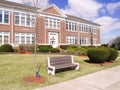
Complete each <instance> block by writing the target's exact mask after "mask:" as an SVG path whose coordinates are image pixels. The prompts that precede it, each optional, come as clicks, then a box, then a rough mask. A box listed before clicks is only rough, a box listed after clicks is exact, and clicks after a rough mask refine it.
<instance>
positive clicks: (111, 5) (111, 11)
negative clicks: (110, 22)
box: [106, 2, 120, 14]
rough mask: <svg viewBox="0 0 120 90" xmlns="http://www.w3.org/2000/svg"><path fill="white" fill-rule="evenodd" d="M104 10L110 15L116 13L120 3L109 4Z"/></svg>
mask: <svg viewBox="0 0 120 90" xmlns="http://www.w3.org/2000/svg"><path fill="white" fill-rule="evenodd" d="M106 8H107V10H108V11H109V12H110V13H111V14H112V13H114V12H115V11H116V9H117V8H120V2H117V3H110V4H108V5H107V6H106Z"/></svg>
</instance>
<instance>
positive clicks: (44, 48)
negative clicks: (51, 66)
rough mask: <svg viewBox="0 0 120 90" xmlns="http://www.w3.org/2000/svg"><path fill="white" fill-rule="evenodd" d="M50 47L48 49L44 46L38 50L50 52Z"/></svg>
mask: <svg viewBox="0 0 120 90" xmlns="http://www.w3.org/2000/svg"><path fill="white" fill-rule="evenodd" d="M49 50H50V49H49V47H47V46H42V47H39V50H38V52H49Z"/></svg>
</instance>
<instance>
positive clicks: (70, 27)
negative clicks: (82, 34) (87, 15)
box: [66, 21, 77, 31]
mask: <svg viewBox="0 0 120 90" xmlns="http://www.w3.org/2000/svg"><path fill="white" fill-rule="evenodd" d="M66 30H68V31H77V24H76V23H74V22H70V21H66Z"/></svg>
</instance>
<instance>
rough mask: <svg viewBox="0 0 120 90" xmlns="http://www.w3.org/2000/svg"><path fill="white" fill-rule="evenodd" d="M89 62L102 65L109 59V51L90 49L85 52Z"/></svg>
mask: <svg viewBox="0 0 120 90" xmlns="http://www.w3.org/2000/svg"><path fill="white" fill-rule="evenodd" d="M87 54H88V57H89V59H90V61H91V62H95V63H103V62H104V61H105V60H107V59H108V57H109V51H108V50H107V49H106V48H91V49H89V50H88V52H87Z"/></svg>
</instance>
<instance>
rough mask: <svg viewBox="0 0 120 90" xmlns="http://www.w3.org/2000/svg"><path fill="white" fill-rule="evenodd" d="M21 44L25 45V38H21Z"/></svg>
mask: <svg viewBox="0 0 120 90" xmlns="http://www.w3.org/2000/svg"><path fill="white" fill-rule="evenodd" d="M21 44H25V37H24V36H22V37H21Z"/></svg>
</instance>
